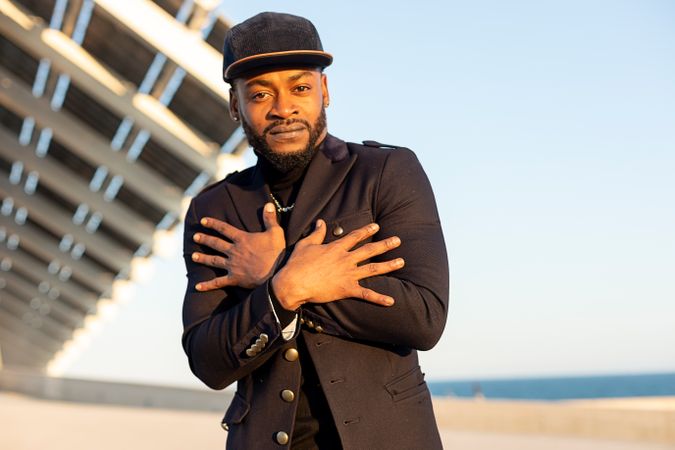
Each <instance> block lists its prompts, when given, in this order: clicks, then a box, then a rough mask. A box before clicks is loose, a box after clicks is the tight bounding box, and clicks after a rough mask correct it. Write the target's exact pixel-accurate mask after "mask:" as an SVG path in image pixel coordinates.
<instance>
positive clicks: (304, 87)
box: [294, 84, 312, 92]
mask: <svg viewBox="0 0 675 450" xmlns="http://www.w3.org/2000/svg"><path fill="white" fill-rule="evenodd" d="M310 89H312V88H311V87H310V86H307V85H306V84H301V85H300V86H296V87H295V89H294V91H295V92H307V91H309V90H310Z"/></svg>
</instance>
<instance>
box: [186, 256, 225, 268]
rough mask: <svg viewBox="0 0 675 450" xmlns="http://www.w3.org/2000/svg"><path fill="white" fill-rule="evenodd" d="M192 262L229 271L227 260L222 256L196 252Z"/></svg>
mask: <svg viewBox="0 0 675 450" xmlns="http://www.w3.org/2000/svg"><path fill="white" fill-rule="evenodd" d="M192 260H193V261H194V262H196V263H199V264H204V265H205V266H209V267H217V268H219V269H227V267H228V265H227V259H226V258H223V257H222V256H216V255H206V254H204V253H198V252H194V253H193V254H192Z"/></svg>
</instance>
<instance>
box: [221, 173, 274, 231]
mask: <svg viewBox="0 0 675 450" xmlns="http://www.w3.org/2000/svg"><path fill="white" fill-rule="evenodd" d="M225 185H226V187H227V191H228V194H229V195H230V198H231V199H232V204H233V205H234V208H235V210H236V211H237V215H238V216H239V220H240V221H241V226H242V227H243V229H244V230H246V231H248V232H250V233H253V232H258V231H263V222H262V207H263V206H264V205H265V203H267V202H269V201H270V190H269V187H268V186H267V185H266V184H265V180H264V179H263V176H262V171H261V170H260V168H259V167H258V166H255V168H254V169H253V172H252V174H251V179H250V182H249V183H244V184H241V185H239V184H233V183H226V184H225ZM233 225H234V224H233Z"/></svg>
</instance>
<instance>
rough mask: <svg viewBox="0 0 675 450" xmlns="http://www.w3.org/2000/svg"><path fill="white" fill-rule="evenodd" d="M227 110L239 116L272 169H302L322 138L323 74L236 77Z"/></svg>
mask: <svg viewBox="0 0 675 450" xmlns="http://www.w3.org/2000/svg"><path fill="white" fill-rule="evenodd" d="M230 94H231V102H230V110H231V111H230V112H231V114H232V115H233V116H235V117H239V118H240V119H241V122H242V126H243V128H244V131H245V132H246V137H247V138H248V141H249V143H250V144H251V146H253V148H255V149H256V150H257V151H258V152H259V153H261V154H262V155H263V156H264V157H265V158H267V160H268V161H270V162H271V163H272V164H273V165H274V166H275V167H276V168H277V169H279V170H281V171H283V172H287V171H289V170H292V169H294V168H296V167H304V166H305V165H306V164H307V163H308V162H309V160H311V157H312V155H313V154H314V150H315V149H316V146H317V145H318V144H319V143H321V141H322V140H323V138H324V137H325V136H326V115H325V106H326V105H327V104H328V85H327V81H326V76H325V75H323V74H322V73H321V72H319V71H318V70H315V69H287V70H278V71H273V72H266V73H263V74H260V75H255V76H251V77H249V78H241V79H237V80H236V81H235V83H234V86H233V88H232V90H231V92H230Z"/></svg>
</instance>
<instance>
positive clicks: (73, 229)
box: [0, 176, 133, 273]
mask: <svg viewBox="0 0 675 450" xmlns="http://www.w3.org/2000/svg"><path fill="white" fill-rule="evenodd" d="M0 194H2V195H4V196H7V197H11V198H12V199H13V200H14V204H15V207H21V206H23V207H25V208H26V209H27V210H28V217H30V218H31V219H32V220H34V221H37V222H39V223H40V225H42V226H44V227H45V228H48V229H50V230H52V232H54V233H55V234H57V235H61V236H65V235H66V234H70V235H71V236H73V239H74V242H75V243H81V244H84V245H85V246H86V250H85V252H86V253H87V254H90V255H92V256H94V257H95V258H97V259H99V260H101V261H103V262H104V263H106V264H108V265H109V266H110V267H113V268H114V269H115V270H116V271H117V272H118V273H119V272H120V271H121V270H123V269H127V268H128V267H129V264H130V262H131V258H132V257H133V254H132V253H131V252H129V251H127V250H124V249H122V247H120V245H119V244H116V243H114V242H113V241H112V240H111V239H109V238H107V237H105V236H104V235H103V234H102V233H89V232H87V231H86V230H85V229H84V226H83V225H80V226H77V225H75V224H74V223H73V220H72V215H70V214H67V213H66V212H65V211H64V210H63V209H62V208H59V207H57V206H55V205H54V204H53V203H52V202H50V201H48V200H45V199H43V198H41V197H40V196H39V195H38V194H33V195H28V194H26V193H25V191H24V190H23V189H22V188H21V187H19V186H17V185H14V184H12V183H10V182H9V180H8V179H7V178H4V177H2V176H0Z"/></svg>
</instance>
